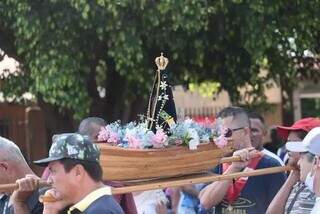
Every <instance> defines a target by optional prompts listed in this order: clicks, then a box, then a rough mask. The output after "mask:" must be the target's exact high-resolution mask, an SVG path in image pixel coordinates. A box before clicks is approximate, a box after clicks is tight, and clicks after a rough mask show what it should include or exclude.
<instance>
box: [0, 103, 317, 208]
mask: <svg viewBox="0 0 320 214" xmlns="http://www.w3.org/2000/svg"><path fill="white" fill-rule="evenodd" d="M216 118H217V120H216V121H219V122H220V123H222V124H220V125H222V127H224V128H225V129H226V130H228V132H227V133H228V137H231V138H232V139H233V147H234V152H233V154H230V155H233V156H239V157H240V159H241V161H237V162H232V163H223V164H219V165H217V166H213V167H212V170H211V172H210V173H215V174H223V175H227V174H231V173H238V172H247V171H252V170H256V169H263V168H269V167H277V166H284V165H290V166H292V170H291V171H290V172H287V173H286V172H280V173H274V174H266V175H260V176H253V177H240V178H237V179H229V180H220V181H215V182H212V183H203V184H195V185H188V186H182V187H178V188H167V189H165V190H161V189H159V190H150V191H144V192H134V193H127V194H122V195H111V194H110V186H113V187H119V186H122V184H121V183H119V182H115V181H107V180H104V179H103V177H102V169H101V166H100V164H99V158H100V151H99V149H98V146H97V145H96V144H95V142H96V139H97V135H98V132H99V131H100V129H101V127H103V126H106V125H107V124H106V122H105V121H104V120H103V119H101V118H96V117H89V118H86V119H84V120H83V121H82V122H81V123H80V126H79V128H78V130H77V131H76V132H75V133H64V134H57V135H54V136H53V138H52V145H51V148H50V151H49V155H48V157H47V158H45V159H42V160H38V161H35V163H36V164H38V165H40V166H43V167H44V172H43V174H42V176H41V177H38V176H37V175H36V174H35V173H34V172H33V171H32V169H31V168H30V167H29V166H28V164H27V162H26V161H25V159H24V157H23V155H22V153H21V151H20V149H19V148H18V147H17V146H16V144H14V143H13V142H11V141H10V140H8V139H5V138H3V137H1V138H0V184H9V183H16V184H17V188H16V190H15V191H13V192H0V214H9V213H16V214H24V213H32V214H33V213H45V214H58V213H69V214H76V213H88V214H91V213H93V214H104V213H106V214H107V213H108V214H109V213H110V214H120V213H128V214H136V213H137V214H167V213H168V214H169V213H171V214H211V213H217V214H220V213H221V214H227V213H230V214H232V213H233V214H262V213H270V214H277V213H279V214H280V213H281V214H282V213H293V214H297V213H312V214H315V213H320V161H319V157H320V119H319V118H303V119H301V120H298V121H296V122H295V123H294V124H292V126H288V127H286V126H278V127H277V133H278V135H279V136H280V137H281V138H282V139H283V140H284V141H286V143H285V144H284V146H283V148H281V149H279V151H281V152H283V153H284V154H281V155H280V154H278V155H277V154H275V153H273V152H270V151H268V150H267V149H266V148H265V147H264V144H263V142H264V141H263V139H264V138H265V136H266V135H267V126H266V124H265V121H264V119H263V117H261V116H260V115H259V114H257V113H254V112H247V111H245V109H243V108H240V107H227V108H224V109H223V110H221V111H220V112H219V113H218V114H217V115H216ZM280 157H282V158H280ZM42 180H46V181H47V182H48V183H50V186H48V187H41V188H40V187H39V186H40V185H39V184H40V183H41V181H42ZM40 195H45V196H50V197H51V199H52V200H43V201H42V203H41V202H40V201H39V197H40Z"/></svg>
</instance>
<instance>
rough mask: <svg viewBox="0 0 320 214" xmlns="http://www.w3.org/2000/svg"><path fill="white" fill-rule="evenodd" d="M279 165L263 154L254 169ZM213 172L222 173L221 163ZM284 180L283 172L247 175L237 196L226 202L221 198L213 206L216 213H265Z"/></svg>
mask: <svg viewBox="0 0 320 214" xmlns="http://www.w3.org/2000/svg"><path fill="white" fill-rule="evenodd" d="M276 166H280V164H279V162H278V161H276V160H275V159H274V158H272V157H269V156H267V155H264V156H263V157H262V158H261V160H260V162H259V163H258V165H257V168H256V169H263V168H268V167H276ZM214 171H215V173H218V174H222V167H221V165H219V166H217V167H216V168H215V170H214ZM285 180H286V175H285V173H275V174H268V175H260V176H254V177H249V178H248V181H247V183H246V184H245V186H244V188H243V189H242V191H241V193H240V196H239V198H238V199H237V200H236V201H235V202H234V203H233V204H231V205H230V204H228V202H227V201H225V200H223V201H222V202H221V203H220V204H218V205H217V206H216V208H215V213H216V214H224V213H241V214H260V213H261V214H262V213H265V212H266V210H267V208H268V206H269V204H270V202H271V201H272V199H273V198H274V196H275V195H276V194H277V192H278V191H279V189H280V188H281V186H282V185H283V183H284V182H285Z"/></svg>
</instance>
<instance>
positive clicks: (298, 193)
mask: <svg viewBox="0 0 320 214" xmlns="http://www.w3.org/2000/svg"><path fill="white" fill-rule="evenodd" d="M315 127H320V119H318V118H312V117H310V118H304V119H301V120H298V121H296V122H295V123H294V124H293V125H292V126H289V127H287V126H278V127H277V131H278V134H279V136H280V137H281V138H283V139H286V140H287V143H290V142H301V141H302V140H303V139H304V137H305V136H306V135H307V133H308V132H309V131H310V130H311V129H313V128H315ZM290 144H291V143H290ZM287 150H289V151H288V155H289V160H288V162H289V164H290V165H292V166H297V163H298V160H299V159H300V153H298V152H294V151H290V148H287ZM302 181H303V179H300V171H299V167H297V169H296V170H292V171H291V172H290V174H289V176H288V179H287V180H286V182H285V183H284V184H283V186H282V187H281V189H280V190H279V192H278V193H277V195H276V196H275V198H274V199H273V201H272V202H271V204H270V205H269V207H268V210H267V213H272V214H277V213H279V214H280V213H281V214H282V213H290V212H288V211H289V210H288V208H289V207H291V208H290V210H291V212H292V213H308V212H310V209H309V211H307V210H306V209H304V208H303V206H302V207H301V206H297V204H310V201H311V200H314V198H313V197H312V196H311V195H310V192H309V191H308V190H307V189H306V188H305V185H304V183H303V182H302ZM305 196H307V197H305ZM293 199H295V200H293ZM313 203H314V202H313ZM292 208H294V210H292Z"/></svg>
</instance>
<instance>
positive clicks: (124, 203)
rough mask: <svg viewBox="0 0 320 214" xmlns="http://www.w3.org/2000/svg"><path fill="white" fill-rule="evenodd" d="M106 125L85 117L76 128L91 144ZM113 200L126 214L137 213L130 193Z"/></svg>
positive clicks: (108, 183)
mask: <svg viewBox="0 0 320 214" xmlns="http://www.w3.org/2000/svg"><path fill="white" fill-rule="evenodd" d="M106 125H107V123H106V121H105V120H104V119H102V118H100V117H87V118H85V119H83V120H82V121H81V123H80V125H79V128H78V133H79V134H81V135H87V136H89V138H90V139H91V140H92V141H93V142H96V141H97V137H98V134H99V131H100V130H101V128H102V127H105V126H106ZM104 183H105V184H106V185H110V186H112V187H121V186H123V185H122V184H121V183H119V182H114V181H104ZM114 198H115V199H116V201H117V202H118V203H119V204H120V206H121V208H122V209H123V211H124V212H125V213H126V214H136V213H137V208H136V205H135V202H134V199H133V195H132V193H125V194H119V195H114Z"/></svg>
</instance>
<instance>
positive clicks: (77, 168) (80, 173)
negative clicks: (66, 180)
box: [72, 164, 85, 180]
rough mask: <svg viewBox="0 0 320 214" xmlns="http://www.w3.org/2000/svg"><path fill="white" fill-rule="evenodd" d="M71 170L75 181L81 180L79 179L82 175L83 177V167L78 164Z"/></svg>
mask: <svg viewBox="0 0 320 214" xmlns="http://www.w3.org/2000/svg"><path fill="white" fill-rule="evenodd" d="M72 170H73V173H74V176H75V179H77V180H81V178H82V177H83V175H84V171H85V170H84V168H83V166H82V165H80V164H77V165H76V166H75V167H74V168H73V169H72Z"/></svg>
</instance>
